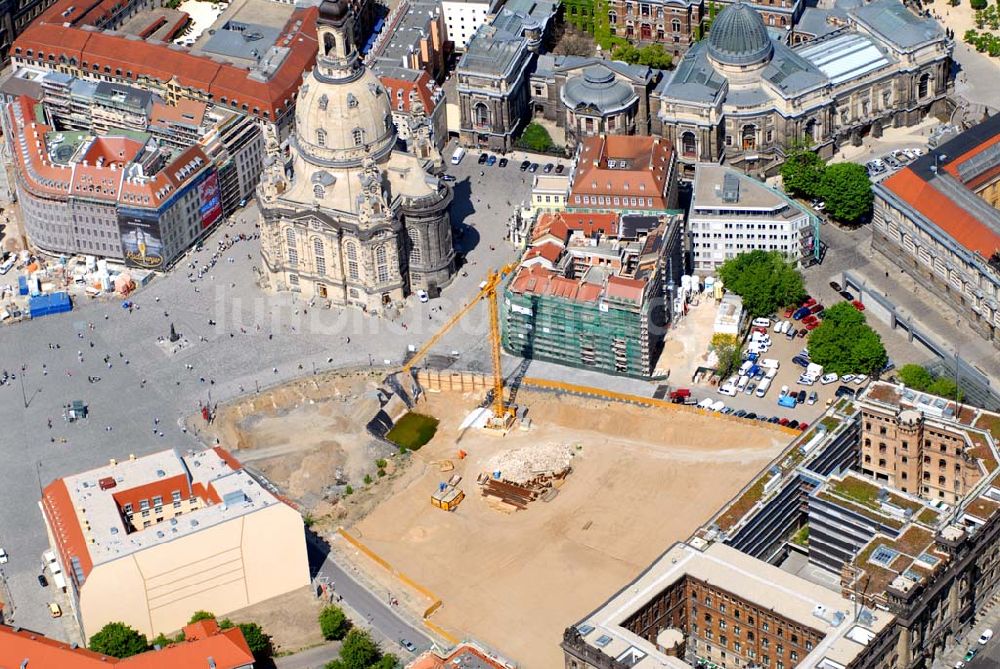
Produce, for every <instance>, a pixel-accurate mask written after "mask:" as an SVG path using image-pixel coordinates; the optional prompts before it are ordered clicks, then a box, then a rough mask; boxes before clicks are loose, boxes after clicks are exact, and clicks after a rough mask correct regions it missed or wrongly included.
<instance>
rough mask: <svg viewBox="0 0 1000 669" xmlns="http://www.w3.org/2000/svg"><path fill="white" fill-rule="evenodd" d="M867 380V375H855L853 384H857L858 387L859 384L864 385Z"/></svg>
mask: <svg viewBox="0 0 1000 669" xmlns="http://www.w3.org/2000/svg"><path fill="white" fill-rule="evenodd" d="M867 380H868V375H867V374H857V375H855V377H854V382H855V383H856V384H858V385H859V386H860V385H861V384H863V383H864V382H865V381H867Z"/></svg>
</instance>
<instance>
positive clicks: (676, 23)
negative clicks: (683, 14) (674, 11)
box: [670, 19, 681, 33]
mask: <svg viewBox="0 0 1000 669" xmlns="http://www.w3.org/2000/svg"><path fill="white" fill-rule="evenodd" d="M670 30H671V31H672V32H675V33H679V32H680V31H681V21H680V19H674V20H673V21H671V22H670Z"/></svg>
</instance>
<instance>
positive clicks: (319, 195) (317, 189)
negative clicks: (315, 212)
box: [313, 184, 326, 200]
mask: <svg viewBox="0 0 1000 669" xmlns="http://www.w3.org/2000/svg"><path fill="white" fill-rule="evenodd" d="M313 195H314V196H315V197H316V199H317V200H322V199H323V197H324V196H325V195H326V189H325V188H323V186H322V185H321V184H316V185H315V186H313Z"/></svg>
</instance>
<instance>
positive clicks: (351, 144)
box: [295, 63, 396, 165]
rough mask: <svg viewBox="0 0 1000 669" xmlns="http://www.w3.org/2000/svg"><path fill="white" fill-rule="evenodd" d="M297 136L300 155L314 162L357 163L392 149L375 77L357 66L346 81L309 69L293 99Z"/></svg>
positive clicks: (385, 100) (385, 101)
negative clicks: (328, 78)
mask: <svg viewBox="0 0 1000 669" xmlns="http://www.w3.org/2000/svg"><path fill="white" fill-rule="evenodd" d="M317 68H322V63H317ZM295 140H296V144H298V147H299V149H300V151H301V152H302V153H303V154H304V155H303V157H304V158H305V159H306V160H308V161H309V162H315V163H316V164H324V163H330V162H336V163H341V164H347V163H353V164H358V165H360V164H361V161H362V159H363V158H364V157H365V156H366V155H374V156H378V155H380V154H382V153H384V152H386V151H388V149H391V148H392V145H393V144H394V143H395V140H396V130H395V127H394V126H393V124H392V114H391V108H390V106H389V96H388V95H387V94H386V92H385V89H384V88H382V84H381V83H380V82H379V80H378V77H376V76H375V75H374V74H373V73H372V72H371V71H370V70H368V69H367V68H365V67H364V66H363V65H360V64H359V65H358V69H357V70H355V72H354V76H352V77H350V78H347V79H336V80H325V78H324V77H323V75H322V73H320V74H319V75H318V76H317V72H316V70H315V69H314V70H313V71H312V72H310V73H309V75H308V76H307V77H306V80H305V83H304V84H303V85H302V87H301V88H300V89H299V97H298V100H297V101H296V103H295Z"/></svg>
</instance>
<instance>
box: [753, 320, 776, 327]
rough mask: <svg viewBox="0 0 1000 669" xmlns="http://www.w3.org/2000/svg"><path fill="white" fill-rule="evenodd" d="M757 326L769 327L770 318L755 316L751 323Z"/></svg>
mask: <svg viewBox="0 0 1000 669" xmlns="http://www.w3.org/2000/svg"><path fill="white" fill-rule="evenodd" d="M751 324H752V325H753V326H754V327H755V328H769V327H771V319H770V318H755V319H753V322H752V323H751Z"/></svg>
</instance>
